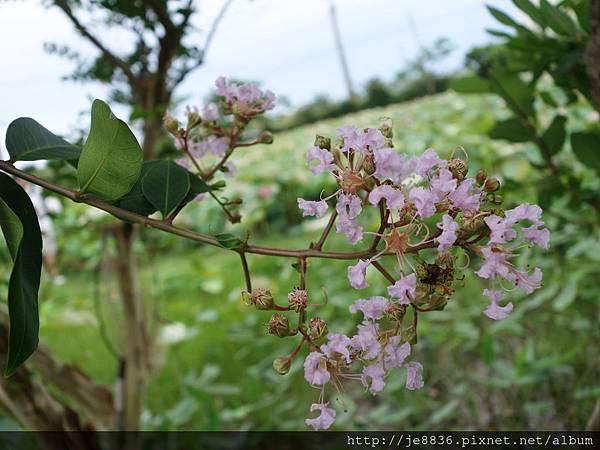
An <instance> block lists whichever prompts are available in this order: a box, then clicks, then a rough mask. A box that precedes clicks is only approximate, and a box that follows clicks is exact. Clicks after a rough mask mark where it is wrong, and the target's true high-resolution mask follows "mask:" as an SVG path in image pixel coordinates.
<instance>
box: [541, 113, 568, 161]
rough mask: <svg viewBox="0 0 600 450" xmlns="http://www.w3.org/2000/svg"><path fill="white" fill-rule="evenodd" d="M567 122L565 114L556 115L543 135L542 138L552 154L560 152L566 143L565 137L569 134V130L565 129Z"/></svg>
mask: <svg viewBox="0 0 600 450" xmlns="http://www.w3.org/2000/svg"><path fill="white" fill-rule="evenodd" d="M566 123H567V118H566V117H565V116H561V115H557V116H555V117H554V119H553V120H552V123H551V124H550V126H549V127H548V129H547V130H546V131H545V132H544V134H543V136H542V140H543V141H544V143H545V144H546V147H547V148H548V150H550V153H551V154H552V155H554V154H555V153H558V152H559V151H560V149H561V148H562V146H563V144H564V143H565V138H566V136H567V132H566V131H565V124H566Z"/></svg>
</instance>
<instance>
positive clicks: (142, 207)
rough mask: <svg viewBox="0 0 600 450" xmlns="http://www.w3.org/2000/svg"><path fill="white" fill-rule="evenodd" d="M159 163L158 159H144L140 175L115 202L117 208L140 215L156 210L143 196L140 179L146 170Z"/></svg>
mask: <svg viewBox="0 0 600 450" xmlns="http://www.w3.org/2000/svg"><path fill="white" fill-rule="evenodd" d="M159 163H160V161H156V160H154V161H144V163H143V164H142V169H141V171H140V176H139V178H138V180H137V181H136V182H135V184H134V185H133V187H132V188H131V191H129V192H128V193H127V194H125V195H124V196H123V197H121V198H120V199H119V201H118V203H117V206H118V207H119V208H123V209H126V210H127V211H131V212H134V213H136V214H140V215H142V216H149V215H150V214H153V213H155V212H156V210H157V208H156V206H154V205H153V204H152V203H150V202H149V201H148V199H147V198H146V197H145V196H144V192H143V190H142V180H143V179H144V177H145V176H146V174H147V173H148V171H149V170H150V169H151V168H152V167H154V166H155V165H156V164H159Z"/></svg>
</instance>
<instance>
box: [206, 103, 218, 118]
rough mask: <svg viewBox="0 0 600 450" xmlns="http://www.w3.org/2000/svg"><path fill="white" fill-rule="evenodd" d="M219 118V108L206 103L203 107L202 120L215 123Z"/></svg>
mask: <svg viewBox="0 0 600 450" xmlns="http://www.w3.org/2000/svg"><path fill="white" fill-rule="evenodd" d="M218 118H219V108H217V105H215V104H214V103H206V104H205V105H204V106H203V107H202V120H205V121H213V120H217V119H218Z"/></svg>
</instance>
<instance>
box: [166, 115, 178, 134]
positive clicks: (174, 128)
mask: <svg viewBox="0 0 600 450" xmlns="http://www.w3.org/2000/svg"><path fill="white" fill-rule="evenodd" d="M163 123H164V125H165V128H166V129H167V131H168V132H169V133H171V134H172V135H173V136H179V121H178V120H177V119H176V118H175V117H173V116H172V115H170V114H167V115H165V117H163Z"/></svg>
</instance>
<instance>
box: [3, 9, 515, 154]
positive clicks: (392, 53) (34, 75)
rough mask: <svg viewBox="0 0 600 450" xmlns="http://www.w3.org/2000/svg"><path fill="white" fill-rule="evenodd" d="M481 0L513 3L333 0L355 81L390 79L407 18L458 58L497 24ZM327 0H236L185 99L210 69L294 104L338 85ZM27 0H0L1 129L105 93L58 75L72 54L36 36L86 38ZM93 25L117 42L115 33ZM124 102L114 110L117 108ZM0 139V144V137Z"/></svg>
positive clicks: (59, 129)
mask: <svg viewBox="0 0 600 450" xmlns="http://www.w3.org/2000/svg"><path fill="white" fill-rule="evenodd" d="M485 3H487V4H492V5H494V6H497V7H500V8H503V9H504V10H506V11H510V12H514V8H512V7H511V2H510V1H509V0H488V1H487V2H484V1H482V0H418V1H415V0H336V5H337V10H338V19H339V25H340V29H341V34H342V38H343V41H344V44H345V46H346V49H347V55H348V63H349V66H350V69H351V72H352V77H353V79H354V82H355V84H356V85H357V86H361V85H363V84H364V83H365V82H366V81H367V80H368V79H369V78H371V77H374V76H379V77H383V78H387V79H390V78H392V77H393V75H394V74H395V73H396V72H397V71H398V70H399V69H401V68H402V65H403V63H404V62H405V61H406V60H407V59H409V58H410V57H411V56H414V54H415V51H416V47H417V43H416V42H415V36H414V33H413V32H411V30H410V27H409V18H410V20H412V21H413V23H414V24H415V28H416V30H417V35H418V39H419V41H420V42H421V43H422V44H425V45H426V44H428V43H431V42H433V41H434V40H435V39H437V38H439V37H446V38H449V39H450V40H451V41H452V42H453V43H454V44H455V45H456V46H457V50H456V51H455V52H454V54H453V56H452V57H451V58H449V59H448V61H447V62H446V63H445V68H447V69H452V68H455V67H458V66H459V64H460V63H461V62H462V60H463V56H464V53H465V51H466V50H467V49H468V48H470V47H471V46H473V45H476V44H482V43H485V42H487V41H489V40H490V38H489V37H488V36H487V35H486V32H485V28H489V27H491V26H496V24H495V21H494V20H493V19H492V18H491V17H490V15H489V13H488V12H487V10H486V9H485ZM197 4H198V6H199V8H200V14H198V17H197V21H196V22H195V25H196V26H197V27H198V32H197V34H196V35H195V36H194V39H197V40H198V42H197V45H198V46H202V43H203V42H204V35H203V33H202V30H206V29H207V28H208V25H209V24H210V23H211V21H212V19H213V18H214V16H215V15H216V14H217V12H218V10H219V9H220V6H221V5H222V4H223V0H210V1H209V0H200V1H197ZM328 4H329V3H328V1H327V0H302V1H297V0H235V1H234V3H233V6H232V7H231V8H230V10H229V12H228V14H227V16H226V17H225V18H224V20H223V21H222V23H221V26H220V28H219V29H218V32H217V35H216V36H215V40H214V42H213V45H212V47H211V49H210V52H209V54H208V56H207V59H206V63H205V65H204V66H202V67H201V68H200V69H198V70H197V71H196V72H195V73H194V74H193V75H191V76H190V77H189V78H188V79H187V81H186V82H185V83H184V84H183V85H182V86H181V88H180V90H179V91H178V95H179V96H180V97H185V98H186V99H188V103H190V104H194V103H198V102H200V99H201V98H202V97H203V96H204V95H205V94H206V93H207V92H208V90H209V89H210V88H211V86H212V83H213V81H214V79H215V78H216V77H217V76H219V75H221V74H223V75H226V76H231V77H236V78H242V79H253V80H257V81H260V82H261V83H262V85H263V86H265V87H267V88H269V89H271V90H272V91H274V92H275V93H276V94H278V95H281V96H285V97H287V98H288V99H290V100H291V102H292V104H293V105H299V104H302V103H303V102H306V101H308V100H310V99H311V98H312V97H314V96H315V95H316V94H319V93H326V94H328V95H330V96H331V97H334V98H340V97H342V96H343V95H344V93H345V88H344V84H343V79H342V75H341V71H340V68H339V64H338V60H337V54H336V52H335V45H334V40H333V35H332V30H331V26H330V21H329V9H328ZM40 5H41V2H40V1H35V0H21V1H18V0H12V1H2V0H0V58H1V59H0V60H1V61H2V70H0V139H1V141H2V142H3V141H4V134H5V129H6V126H7V125H8V123H10V121H11V120H13V119H14V118H16V117H19V116H31V117H34V118H35V119H37V120H38V121H39V122H41V123H42V124H44V125H45V126H46V127H47V128H49V129H51V130H52V131H54V132H56V133H68V132H69V131H70V130H72V129H73V128H74V127H76V126H77V125H80V126H81V127H85V126H87V125H86V124H87V120H88V119H87V116H81V114H82V113H85V114H87V111H88V109H89V106H90V104H91V99H93V98H95V97H98V98H105V97H106V90H105V88H104V87H103V86H99V85H95V84H93V85H81V84H76V83H73V82H68V81H61V76H63V75H66V74H69V73H70V71H71V70H72V68H73V65H72V63H70V62H69V61H67V60H64V59H62V58H60V57H58V56H55V55H50V54H47V53H46V52H45V51H44V49H43V44H44V42H56V43H58V44H61V43H69V44H70V45H73V46H74V47H75V48H77V49H78V50H79V51H81V52H82V53H83V54H84V55H88V54H93V48H92V47H90V46H89V45H87V44H86V43H85V42H83V41H82V40H81V38H80V37H79V36H78V35H77V34H76V33H75V32H74V31H73V30H72V27H71V25H70V23H69V22H68V21H67V20H66V19H65V18H64V17H63V16H62V14H61V13H60V12H59V11H58V10H56V8H49V9H48V8H44V7H42V6H40ZM99 35H100V37H101V38H102V40H104V41H105V42H107V43H108V45H109V46H110V47H111V48H112V49H113V50H114V51H115V52H116V53H118V52H119V48H120V46H122V45H124V44H123V42H122V39H121V36H119V35H116V34H114V33H112V32H109V31H107V30H105V29H101V30H100V31H99ZM119 113H120V114H121V115H122V116H124V115H125V111H123V110H120V111H119V110H117V114H119ZM2 147H3V145H2Z"/></svg>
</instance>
